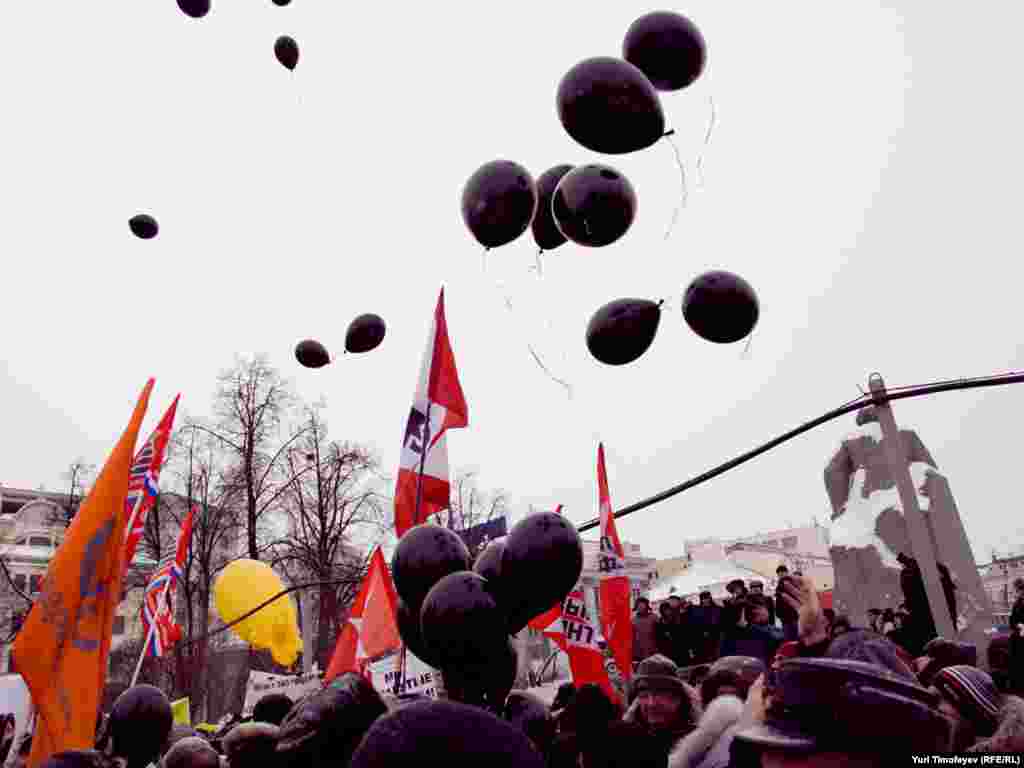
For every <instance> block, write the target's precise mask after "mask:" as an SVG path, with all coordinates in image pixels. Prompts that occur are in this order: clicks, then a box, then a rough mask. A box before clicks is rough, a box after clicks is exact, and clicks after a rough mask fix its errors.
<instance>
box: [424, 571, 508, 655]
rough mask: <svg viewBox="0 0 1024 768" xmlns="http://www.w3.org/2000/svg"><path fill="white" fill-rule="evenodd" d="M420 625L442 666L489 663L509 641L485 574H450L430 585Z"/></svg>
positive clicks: (503, 616)
mask: <svg viewBox="0 0 1024 768" xmlns="http://www.w3.org/2000/svg"><path fill="white" fill-rule="evenodd" d="M420 628H421V630H422V632H423V641H424V642H425V643H426V646H427V650H428V652H429V653H430V654H431V655H433V656H435V657H437V658H438V659H439V660H440V662H441V669H452V668H456V669H458V668H464V667H472V666H481V665H489V664H491V663H492V662H493V660H494V659H495V658H496V657H497V656H498V655H500V652H501V651H502V649H504V648H505V646H506V645H507V643H508V632H507V629H506V620H505V614H504V613H503V612H502V610H501V607H500V606H499V605H498V600H497V598H496V597H495V595H494V594H493V593H492V592H491V590H490V588H489V585H488V583H487V580H486V579H485V578H484V577H483V576H479V575H477V574H475V573H473V572H472V571H468V570H467V571H459V572H458V573H450V574H448V575H447V576H445V577H444V578H443V579H441V580H440V581H439V582H437V584H435V585H434V586H433V587H432V588H431V590H430V592H428V593H427V596H426V598H425V599H424V600H423V608H422V609H421V610H420Z"/></svg>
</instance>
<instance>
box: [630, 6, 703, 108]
mask: <svg viewBox="0 0 1024 768" xmlns="http://www.w3.org/2000/svg"><path fill="white" fill-rule="evenodd" d="M622 58H624V59H625V60H626V61H628V62H629V63H630V64H633V65H634V66H636V67H637V68H638V69H640V71H641V72H643V73H644V74H645V75H647V79H648V80H650V81H651V84H652V85H653V86H654V87H655V88H657V89H658V90H659V91H678V90H679V89H680V88H685V87H686V86H688V85H690V83H692V82H693V81H694V80H696V79H697V78H698V77H700V74H701V72H703V71H704V64H705V62H706V60H707V47H706V46H705V44H704V36H703V35H702V34H701V33H700V30H699V29H697V26H696V25H695V24H694V23H693V22H692V21H690V20H689V19H688V18H686V17H685V16H681V15H680V14H678V13H672V12H671V11H655V12H654V13H648V14H647V15H646V16H641V17H640V18H639V19H637V20H636V21H634V22H633V23H632V24H631V25H630V27H629V30H628V31H627V32H626V39H625V41H624V42H623V44H622Z"/></svg>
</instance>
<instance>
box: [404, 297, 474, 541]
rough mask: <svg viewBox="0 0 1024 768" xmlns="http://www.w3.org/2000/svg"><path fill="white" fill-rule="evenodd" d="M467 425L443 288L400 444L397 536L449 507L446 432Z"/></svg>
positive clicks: (449, 490) (466, 407)
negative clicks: (449, 333)
mask: <svg viewBox="0 0 1024 768" xmlns="http://www.w3.org/2000/svg"><path fill="white" fill-rule="evenodd" d="M468 424H469V408H468V406H467V405H466V398H465V396H464V395H463V394H462V386H461V385H460V384H459V372H458V370H457V369H456V367H455V355H454V353H453V352H452V346H451V342H450V341H449V340H448V323H447V321H446V320H445V316H444V288H442V289H441V294H440V295H439V296H438V298H437V307H436V309H435V310H434V317H433V320H432V322H431V327H430V332H429V333H428V334H427V349H426V352H425V353H424V355H423V365H422V367H421V369H420V376H419V380H418V381H417V383H416V394H415V396H414V398H413V404H412V408H411V409H410V411H409V419H408V421H407V422H406V425H405V437H404V439H403V440H402V455H401V458H400V459H399V466H398V479H397V481H396V483H395V533H396V534H397V535H398V537H399V538H401V537H402V535H403V534H404V533H405V532H406V531H407V530H409V529H410V528H412V527H413V526H416V525H419V524H420V523H424V522H426V521H427V520H428V519H429V518H430V516H431V515H435V514H437V513H438V512H442V511H444V510H446V509H448V507H449V505H450V503H451V485H450V483H449V480H448V445H447V442H446V439H445V432H446V431H447V430H449V429H458V428H461V427H465V426H467V425H468Z"/></svg>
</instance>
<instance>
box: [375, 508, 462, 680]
mask: <svg viewBox="0 0 1024 768" xmlns="http://www.w3.org/2000/svg"><path fill="white" fill-rule="evenodd" d="M469 568H470V559H469V550H468V549H467V548H466V544H465V543H464V542H463V541H462V539H461V538H459V535H458V534H457V533H455V532H454V531H450V530H448V529H447V528H443V527H442V526H440V525H434V524H433V523H426V524H424V525H417V526H415V527H413V528H410V529H409V530H408V531H406V532H405V534H403V536H402V538H400V539H399V540H398V546H397V547H395V553H394V555H392V556H391V576H392V578H393V579H394V580H395V590H396V591H397V592H398V594H399V595H400V596H401V598H402V599H403V600H404V601H405V602H406V603H407V604H408V605H409V607H410V608H419V607H420V606H421V605H422V604H423V598H425V597H426V596H427V593H428V592H429V591H430V590H431V588H432V587H433V586H434V585H435V584H437V582H439V581H440V580H441V579H442V578H444V577H445V576H447V575H448V574H450V573H455V572H457V571H468V570H469ZM424 661H426V659H424Z"/></svg>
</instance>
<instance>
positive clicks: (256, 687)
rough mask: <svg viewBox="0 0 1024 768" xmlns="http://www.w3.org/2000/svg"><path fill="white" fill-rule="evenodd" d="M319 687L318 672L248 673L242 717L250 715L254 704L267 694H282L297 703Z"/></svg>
mask: <svg viewBox="0 0 1024 768" xmlns="http://www.w3.org/2000/svg"><path fill="white" fill-rule="evenodd" d="M321 687H322V682H321V676H320V671H319V670H314V671H312V672H310V673H309V674H308V675H274V674H271V673H269V672H257V671H255V670H253V671H251V672H249V682H248V684H247V685H246V687H245V704H244V706H243V708H242V716H243V717H248V716H249V715H251V714H252V709H253V707H255V706H256V702H257V701H259V700H260V699H262V698H263V697H264V696H266V695H267V694H268V693H283V694H284V695H285V696H287V697H288V698H289V699H291V700H292V701H298V700H299V699H301V698H302V697H303V696H305V695H306V694H309V693H312V692H313V691H317V690H319V689H320V688H321Z"/></svg>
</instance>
